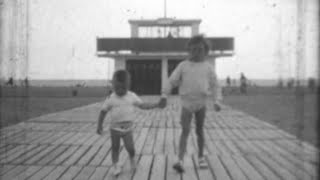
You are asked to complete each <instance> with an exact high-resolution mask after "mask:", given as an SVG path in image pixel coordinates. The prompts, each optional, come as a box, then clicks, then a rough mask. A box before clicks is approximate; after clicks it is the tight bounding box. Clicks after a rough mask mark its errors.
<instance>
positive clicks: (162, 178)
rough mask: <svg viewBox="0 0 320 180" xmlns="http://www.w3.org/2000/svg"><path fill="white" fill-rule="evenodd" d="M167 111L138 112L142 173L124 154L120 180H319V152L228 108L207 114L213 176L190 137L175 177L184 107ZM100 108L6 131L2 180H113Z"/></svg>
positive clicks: (1, 157)
mask: <svg viewBox="0 0 320 180" xmlns="http://www.w3.org/2000/svg"><path fill="white" fill-rule="evenodd" d="M144 98H145V99H148V100H157V98H154V97H144ZM169 103H170V104H169V105H168V107H167V108H166V109H164V110H150V111H142V110H137V111H136V114H135V117H136V124H135V126H136V128H135V131H134V138H135V147H136V152H137V158H138V169H137V171H136V172H133V173H130V171H129V165H128V161H127V160H128V156H127V153H126V152H124V151H125V150H123V148H122V149H121V151H122V153H121V157H120V161H121V162H122V163H123V164H124V169H123V172H124V173H122V175H120V176H119V177H118V178H117V179H133V180H147V179H150V180H171V179H172V180H175V179H179V180H180V179H182V180H189V179H192V180H193V179H194V180H212V179H219V180H220V179H221V180H238V179H239V180H242V179H249V180H260V179H270V180H277V179H279V180H281V179H282V180H286V179H288V180H289V179H290V180H293V179H303V180H305V179H317V166H318V163H319V162H318V150H317V149H316V148H315V147H313V146H312V145H310V144H308V143H306V142H301V141H299V140H297V139H296V138H295V137H294V136H292V135H290V134H288V133H286V132H284V131H282V130H280V129H278V128H277V127H275V126H273V125H270V124H268V123H265V122H263V121H261V120H259V119H256V118H254V117H252V116H249V115H248V114H245V113H243V112H240V111H237V110H233V109H231V108H229V107H224V108H223V110H222V111H221V112H219V113H216V114H215V113H213V112H212V111H209V112H208V114H207V119H206V124H205V137H206V147H205V153H206V157H207V161H208V164H209V168H208V169H199V168H198V167H197V163H196V162H197V156H196V154H197V153H196V152H197V145H196V136H195V132H194V130H192V133H191V135H190V137H189V142H188V147H187V148H188V150H187V155H186V157H185V168H186V173H184V174H182V175H180V174H177V173H176V172H174V171H173V169H172V164H173V163H174V162H175V161H176V156H175V154H176V153H177V148H178V140H179V135H180V132H181V128H180V125H179V109H180V107H179V103H178V100H177V98H173V99H170V101H169ZM100 106H101V103H97V104H92V105H89V106H85V107H80V108H76V109H72V110H68V111H63V112H59V113H54V114H48V115H45V116H41V117H37V118H34V119H30V120H29V121H26V122H24V123H20V124H17V125H14V126H10V127H7V128H4V129H2V130H1V137H0V138H1V143H0V152H1V155H0V165H1V167H0V168H1V169H0V179H1V180H5V179H8V180H12V179H32V180H38V179H39V180H40V179H46V180H50V179H76V180H78V179H83V180H88V179H90V180H94V179H113V177H112V176H111V170H110V169H111V168H110V167H111V151H110V138H109V133H108V131H107V130H108V117H107V119H106V120H105V124H104V125H105V126H104V127H105V128H104V129H105V130H106V132H105V134H104V135H102V136H98V135H97V134H95V131H96V126H97V124H96V120H97V116H98V112H99V108H100ZM209 109H210V107H209Z"/></svg>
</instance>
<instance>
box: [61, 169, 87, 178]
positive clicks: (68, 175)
mask: <svg viewBox="0 0 320 180" xmlns="http://www.w3.org/2000/svg"><path fill="white" fill-rule="evenodd" d="M81 169H82V166H71V167H69V168H68V169H67V171H65V172H64V174H63V175H62V176H61V177H60V178H59V180H70V179H73V178H74V177H75V176H76V175H77V174H78V173H79V172H80V171H81Z"/></svg>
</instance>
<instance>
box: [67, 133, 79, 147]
mask: <svg viewBox="0 0 320 180" xmlns="http://www.w3.org/2000/svg"><path fill="white" fill-rule="evenodd" d="M70 133H71V134H72V135H71V136H70V137H69V138H68V139H67V140H65V141H64V142H63V144H67V145H71V143H73V142H74V141H76V140H77V139H78V138H79V136H78V133H75V132H70Z"/></svg>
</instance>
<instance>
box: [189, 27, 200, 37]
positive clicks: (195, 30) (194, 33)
mask: <svg viewBox="0 0 320 180" xmlns="http://www.w3.org/2000/svg"><path fill="white" fill-rule="evenodd" d="M197 34H199V24H192V26H191V35H192V36H194V35H197Z"/></svg>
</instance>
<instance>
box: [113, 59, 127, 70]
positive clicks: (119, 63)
mask: <svg viewBox="0 0 320 180" xmlns="http://www.w3.org/2000/svg"><path fill="white" fill-rule="evenodd" d="M119 69H126V59H125V58H124V57H116V58H114V71H117V70H119Z"/></svg>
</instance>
